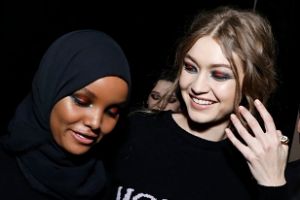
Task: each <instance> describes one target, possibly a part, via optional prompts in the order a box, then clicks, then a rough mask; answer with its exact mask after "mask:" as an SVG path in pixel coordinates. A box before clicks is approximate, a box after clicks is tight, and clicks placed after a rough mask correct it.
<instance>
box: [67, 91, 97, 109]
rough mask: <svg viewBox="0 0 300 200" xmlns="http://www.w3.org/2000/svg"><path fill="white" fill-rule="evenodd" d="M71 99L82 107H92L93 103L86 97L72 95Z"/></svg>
mask: <svg viewBox="0 0 300 200" xmlns="http://www.w3.org/2000/svg"><path fill="white" fill-rule="evenodd" d="M70 97H71V99H72V101H73V102H74V103H75V104H76V105H78V106H80V107H92V101H91V100H90V99H89V97H87V96H85V95H82V94H77V93H74V94H72V95H70Z"/></svg>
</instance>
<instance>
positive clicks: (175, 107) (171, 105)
mask: <svg viewBox="0 0 300 200" xmlns="http://www.w3.org/2000/svg"><path fill="white" fill-rule="evenodd" d="M171 86H172V82H171V81H166V80H159V81H157V83H156V85H155V86H154V88H153V89H152V91H151V93H150V94H149V96H148V101H147V103H148V108H151V109H156V110H161V106H162V105H163V104H164V103H166V107H165V108H164V109H163V110H172V111H175V112H177V111H179V105H180V104H179V101H178V99H177V97H176V95H175V94H172V95H171V96H169V97H168V98H167V99H168V102H160V103H159V104H158V102H159V101H160V100H161V98H162V97H163V96H164V94H166V93H167V91H168V90H169V89H170V87H171Z"/></svg>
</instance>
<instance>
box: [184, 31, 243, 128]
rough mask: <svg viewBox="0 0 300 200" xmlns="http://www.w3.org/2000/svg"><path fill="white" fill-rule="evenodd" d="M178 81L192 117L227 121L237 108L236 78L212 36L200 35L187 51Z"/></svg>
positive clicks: (240, 71)
mask: <svg viewBox="0 0 300 200" xmlns="http://www.w3.org/2000/svg"><path fill="white" fill-rule="evenodd" d="M233 57H234V60H235V63H236V64H237V67H238V73H239V76H240V80H239V81H240V84H242V80H243V77H244V73H243V71H242V65H241V62H240V60H239V58H238V57H237V56H236V55H233ZM179 85H180V88H181V94H182V97H183V100H184V102H185V104H186V107H187V111H188V115H189V117H190V118H191V120H192V121H194V122H197V123H211V122H213V123H222V124H223V123H224V124H226V125H227V124H228V122H229V118H228V115H229V114H230V113H232V111H233V109H234V99H235V93H236V80H235V78H234V74H233V71H232V68H231V66H230V64H229V62H228V60H227V59H226V57H225V56H224V54H223V53H222V50H221V48H220V46H219V44H218V43H217V42H216V41H215V40H214V39H213V38H211V37H209V36H206V37H202V38H200V39H199V40H198V41H197V42H196V43H195V44H194V46H193V47H192V48H191V49H190V50H189V51H188V53H187V55H186V56H185V59H184V66H183V68H182V72H181V75H180V80H179Z"/></svg>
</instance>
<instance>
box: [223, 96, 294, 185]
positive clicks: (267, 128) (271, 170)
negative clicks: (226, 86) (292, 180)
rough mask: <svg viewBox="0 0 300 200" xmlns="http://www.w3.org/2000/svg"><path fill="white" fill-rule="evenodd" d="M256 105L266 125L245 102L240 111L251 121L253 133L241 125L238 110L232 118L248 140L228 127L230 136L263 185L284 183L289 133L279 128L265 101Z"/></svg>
mask: <svg viewBox="0 0 300 200" xmlns="http://www.w3.org/2000/svg"><path fill="white" fill-rule="evenodd" d="M254 104H255V107H256V109H257V110H258V112H259V114H260V116H261V117H262V119H263V121H264V129H263V128H262V127H261V126H260V124H259V123H258V121H257V120H256V118H255V117H253V115H252V114H251V113H250V112H249V111H248V110H247V109H246V108H245V107H243V106H240V107H239V111H240V113H241V115H242V117H243V118H244V119H245V121H246V122H247V123H248V125H249V127H250V129H251V131H252V134H250V133H249V131H248V130H247V129H246V128H245V127H244V126H243V125H242V123H241V121H240V120H239V119H238V118H237V117H236V115H235V114H232V115H231V121H232V123H233V125H234V127H235V129H236V130H237V133H238V134H239V135H240V136H241V138H242V139H243V140H244V142H245V143H242V142H241V141H240V140H239V139H237V137H236V136H235V135H234V134H233V132H232V131H231V130H230V129H229V128H227V129H226V130H225V132H226V135H227V137H228V138H229V139H230V141H231V142H232V143H233V145H234V146H235V147H236V148H237V149H238V150H239V151H240V152H241V153H242V154H243V155H244V157H245V158H246V160H247V163H248V166H249V168H250V170H251V173H252V175H253V176H254V178H255V179H256V180H257V182H258V184H260V185H264V186H281V185H284V184H285V183H286V180H285V176H284V172H285V167H286V162H287V156H288V145H287V142H288V141H287V137H286V136H283V135H282V134H281V131H279V130H277V129H276V126H275V124H274V121H273V118H272V116H271V115H270V113H269V112H268V111H267V109H266V108H265V107H264V105H263V104H262V103H261V102H260V101H259V100H255V101H254Z"/></svg>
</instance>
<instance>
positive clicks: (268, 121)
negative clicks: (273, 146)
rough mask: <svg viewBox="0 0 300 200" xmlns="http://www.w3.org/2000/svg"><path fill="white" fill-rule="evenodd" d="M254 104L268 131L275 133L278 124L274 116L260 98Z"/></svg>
mask: <svg viewBox="0 0 300 200" xmlns="http://www.w3.org/2000/svg"><path fill="white" fill-rule="evenodd" d="M254 105H255V107H256V109H257V111H258V112H259V114H260V116H261V118H262V119H263V121H264V126H265V129H266V132H268V133H273V134H275V133H276V126H275V123H274V120H273V118H272V116H271V115H270V113H269V112H268V110H267V109H266V107H265V106H264V105H263V104H262V103H261V102H260V101H259V100H258V99H256V100H255V101H254Z"/></svg>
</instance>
